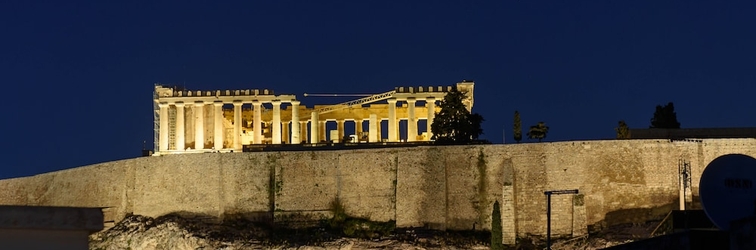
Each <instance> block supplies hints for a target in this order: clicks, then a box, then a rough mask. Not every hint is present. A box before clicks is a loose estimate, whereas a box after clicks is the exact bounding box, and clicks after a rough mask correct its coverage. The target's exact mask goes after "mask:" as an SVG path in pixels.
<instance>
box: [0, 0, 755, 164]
mask: <svg viewBox="0 0 756 250" xmlns="http://www.w3.org/2000/svg"><path fill="white" fill-rule="evenodd" d="M89 2H102V3H89ZM113 2H115V1H13V0H6V1H2V3H0V83H2V86H3V89H2V90H0V91H2V96H4V97H5V98H6V99H5V100H4V101H3V103H5V108H3V111H4V112H2V117H3V119H2V122H1V123H0V131H3V132H4V134H5V137H4V138H5V140H4V143H2V155H3V156H4V160H3V161H2V164H0V167H1V168H2V170H0V178H8V177H17V176H27V175H33V174H38V173H43V172H49V171H52V170H59V169H66V168H71V167H76V166H82V165H87V164H93V163H98V162H105V161H111V160H117V159H124V158H131V157H135V156H138V155H139V154H140V150H141V148H142V141H145V140H146V141H148V144H150V143H151V140H152V132H153V128H152V113H151V108H152V100H151V98H152V88H153V84H154V83H155V82H163V83H179V84H185V85H186V87H187V88H190V89H252V88H270V89H274V90H275V91H276V92H277V93H293V94H297V95H300V97H301V95H302V93H305V92H308V93H318V92H319V93H380V92H385V91H388V90H391V89H393V88H394V87H395V86H417V85H431V84H432V85H450V84H454V83H455V82H457V81H459V80H462V79H472V80H475V82H476V86H475V107H474V111H475V112H477V113H480V114H481V115H483V116H484V118H485V119H486V121H485V122H484V124H483V128H484V132H485V134H484V135H483V137H484V138H486V139H489V140H491V141H493V142H495V143H500V142H501V141H502V130H504V129H506V132H507V138H506V139H507V142H511V141H512V139H511V126H512V114H513V112H514V111H515V110H519V111H520V113H521V115H522V121H523V126H524V127H527V126H530V125H533V124H535V123H537V122H538V121H545V122H546V123H547V125H549V126H550V127H551V129H550V131H549V134H548V138H547V141H561V140H573V139H602V138H613V137H614V135H615V132H614V130H613V129H614V127H615V126H616V125H617V121H618V120H620V119H624V120H626V121H627V123H628V124H629V125H630V126H631V127H634V128H643V127H648V125H649V119H650V118H651V116H652V114H653V111H654V107H655V106H656V105H658V104H665V103H667V102H670V101H671V102H674V103H675V108H676V111H677V115H678V120H679V121H680V122H681V123H682V127H746V126H749V127H752V126H756V113H755V112H754V108H755V107H756V98H754V93H756V86H755V85H756V70H755V66H756V14H754V13H756V3H754V2H753V1H743V2H735V1H722V2H715V1H712V2H708V3H701V2H695V3H690V2H677V3H659V1H642V2H637V1H596V2H598V3H586V2H585V1H543V2H539V1H428V2H421V1H406V2H411V3H396V4H389V3H387V2H389V1H342V2H330V3H325V2H326V1H301V2H299V1H271V3H262V2H259V1H239V2H234V3H210V2H211V1H177V2H159V3H158V1H144V3H133V2H135V1H128V2H127V1H124V2H123V3H113ZM224 2H225V1H224ZM301 98H302V101H303V102H304V103H305V104H308V105H311V104H314V103H323V102H324V100H323V99H315V100H314V99H312V98H309V99H308V98H304V97H301Z"/></svg>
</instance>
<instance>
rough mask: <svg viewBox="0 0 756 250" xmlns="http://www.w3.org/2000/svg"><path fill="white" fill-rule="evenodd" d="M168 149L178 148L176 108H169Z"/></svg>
mask: <svg viewBox="0 0 756 250" xmlns="http://www.w3.org/2000/svg"><path fill="white" fill-rule="evenodd" d="M168 149H169V150H177V149H178V147H176V109H175V108H169V109H168Z"/></svg>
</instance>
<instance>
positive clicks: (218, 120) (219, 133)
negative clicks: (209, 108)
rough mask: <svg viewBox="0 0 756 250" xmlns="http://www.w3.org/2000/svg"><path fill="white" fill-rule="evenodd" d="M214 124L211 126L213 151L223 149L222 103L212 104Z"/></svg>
mask: <svg viewBox="0 0 756 250" xmlns="http://www.w3.org/2000/svg"><path fill="white" fill-rule="evenodd" d="M213 108H214V109H215V110H214V112H213V113H214V114H213V118H214V119H215V124H214V125H213V131H214V132H215V133H214V134H213V148H215V150H221V149H223V102H221V101H216V102H213Z"/></svg>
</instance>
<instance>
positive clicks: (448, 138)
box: [431, 89, 484, 144]
mask: <svg viewBox="0 0 756 250" xmlns="http://www.w3.org/2000/svg"><path fill="white" fill-rule="evenodd" d="M465 96H466V92H460V91H458V90H456V89H452V91H449V92H447V93H446V96H444V99H443V100H441V103H440V104H439V107H441V111H439V112H438V114H436V116H435V118H434V119H433V123H432V124H431V131H432V132H433V138H432V139H433V140H435V141H436V143H438V144H467V143H470V142H473V141H476V140H478V137H479V136H480V135H481V134H483V129H482V128H481V127H480V124H481V123H482V122H483V121H484V119H483V116H481V115H479V114H477V113H470V111H468V110H467V107H466V106H465V104H464V103H463V102H462V101H463V100H464V99H465Z"/></svg>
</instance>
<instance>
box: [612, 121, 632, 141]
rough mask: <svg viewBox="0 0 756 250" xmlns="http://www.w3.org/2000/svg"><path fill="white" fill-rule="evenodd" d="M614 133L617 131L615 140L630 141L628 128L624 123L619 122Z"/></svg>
mask: <svg viewBox="0 0 756 250" xmlns="http://www.w3.org/2000/svg"><path fill="white" fill-rule="evenodd" d="M614 131H617V139H630V127H628V126H627V123H625V121H619V123H618V124H617V127H616V128H614Z"/></svg>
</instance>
